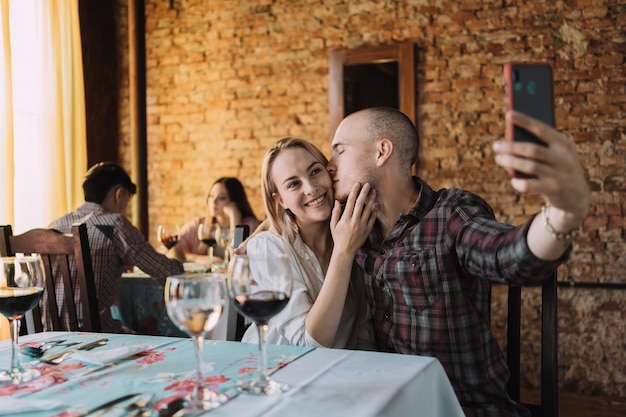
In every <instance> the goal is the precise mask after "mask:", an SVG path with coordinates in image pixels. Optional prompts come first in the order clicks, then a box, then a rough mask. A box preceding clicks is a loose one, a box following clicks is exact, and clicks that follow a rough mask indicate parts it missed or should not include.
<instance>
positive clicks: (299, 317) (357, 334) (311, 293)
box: [242, 231, 375, 350]
mask: <svg viewBox="0 0 626 417" xmlns="http://www.w3.org/2000/svg"><path fill="white" fill-rule="evenodd" d="M246 251H247V253H249V254H250V255H271V254H275V253H286V254H287V255H288V257H289V258H290V260H291V261H292V262H291V267H292V274H293V277H294V282H293V290H292V293H291V298H290V299H289V303H288V304H287V306H286V307H285V308H284V309H283V310H282V311H281V312H280V313H278V314H277V315H276V316H274V317H273V318H272V319H270V320H269V322H268V332H267V343H271V344H282V345H299V346H314V347H323V346H322V345H321V344H319V343H318V342H317V341H316V340H315V339H314V338H313V337H311V335H309V334H308V332H307V331H306V328H305V325H304V321H305V319H306V315H307V314H308V312H309V310H310V309H311V307H312V306H313V303H314V301H315V299H316V298H317V296H318V295H319V293H320V291H321V289H322V284H323V282H324V273H323V271H322V267H321V265H320V263H319V261H318V260H317V257H316V256H315V254H314V253H313V251H312V250H311V249H310V248H309V247H308V246H307V245H306V244H304V242H303V241H302V239H300V236H297V238H296V242H294V245H293V246H292V245H290V244H289V242H287V241H286V240H285V239H284V238H283V237H281V236H279V235H278V234H276V233H275V232H271V231H268V232H263V233H260V234H258V235H256V236H254V237H252V238H250V240H249V241H248V243H247V244H246ZM355 269H356V268H355V267H354V266H353V268H352V270H353V272H352V276H351V279H350V286H349V287H348V293H347V295H346V302H345V305H344V308H343V314H342V316H341V321H340V323H339V328H338V329H337V335H336V336H335V342H334V343H333V345H332V346H331V347H333V348H347V349H362V350H375V344H374V336H373V328H372V323H371V314H370V310H369V306H368V305H367V301H366V300H367V297H366V296H365V292H364V288H363V282H362V278H361V276H360V274H355V272H357V271H355ZM256 279H257V280H260V281H262V280H263V279H268V278H267V277H258V278H256ZM261 286H262V284H261ZM242 342H248V343H258V330H257V328H256V326H255V325H254V324H252V325H251V326H250V327H249V328H248V329H247V330H246V332H245V334H244V336H243V339H242Z"/></svg>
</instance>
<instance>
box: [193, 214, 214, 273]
mask: <svg viewBox="0 0 626 417" xmlns="http://www.w3.org/2000/svg"><path fill="white" fill-rule="evenodd" d="M198 240H199V241H201V242H202V243H204V244H205V245H206V246H207V254H208V258H209V259H208V261H207V266H208V268H209V271H212V270H213V247H214V246H215V245H216V244H217V225H216V224H215V223H212V224H210V225H206V224H204V223H200V225H199V226H198Z"/></svg>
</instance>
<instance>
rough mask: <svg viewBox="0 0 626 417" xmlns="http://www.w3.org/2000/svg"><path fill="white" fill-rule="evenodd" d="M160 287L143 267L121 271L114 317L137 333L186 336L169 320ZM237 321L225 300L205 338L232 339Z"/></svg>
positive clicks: (190, 267) (193, 266)
mask: <svg viewBox="0 0 626 417" xmlns="http://www.w3.org/2000/svg"><path fill="white" fill-rule="evenodd" d="M194 268H196V266H195V265H193V264H191V265H190V264H189V263H185V269H186V270H188V271H193V270H194ZM196 269H197V268H196ZM224 280H226V276H224ZM163 291H164V286H163V285H162V284H159V283H158V282H157V281H156V280H155V279H153V278H152V277H150V275H147V274H146V273H144V272H142V271H135V272H132V273H125V274H122V282H121V283H120V289H119V291H118V294H117V305H115V306H113V307H112V308H111V314H112V315H113V318H115V319H117V320H120V321H121V322H122V323H123V324H124V326H126V327H128V328H129V329H132V330H134V331H135V332H137V333H138V334H143V335H153V336H174V337H188V335H187V334H186V333H185V332H183V331H181V330H180V329H178V327H176V325H174V323H172V321H171V320H170V318H169V316H168V314H167V309H166V308H165V301H164V298H163V297H164V293H163ZM236 325H237V312H236V311H235V308H234V307H233V306H232V304H231V303H228V304H227V305H226V306H225V308H224V311H223V313H222V316H221V317H220V320H219V322H218V323H217V325H216V326H215V328H214V329H213V331H211V333H210V334H209V336H208V339H216V340H234V339H235V331H236Z"/></svg>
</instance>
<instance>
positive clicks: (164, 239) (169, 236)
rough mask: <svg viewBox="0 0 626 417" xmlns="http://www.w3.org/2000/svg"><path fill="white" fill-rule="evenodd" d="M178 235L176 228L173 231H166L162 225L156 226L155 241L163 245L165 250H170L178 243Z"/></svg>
mask: <svg viewBox="0 0 626 417" xmlns="http://www.w3.org/2000/svg"><path fill="white" fill-rule="evenodd" d="M179 236H180V233H179V231H178V226H176V227H174V228H173V229H167V228H166V227H165V226H163V225H161V224H160V225H158V226H157V239H159V242H161V243H162V244H163V246H165V247H166V248H167V249H172V248H173V247H174V246H176V244H177V243H178V239H179Z"/></svg>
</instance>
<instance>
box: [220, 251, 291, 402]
mask: <svg viewBox="0 0 626 417" xmlns="http://www.w3.org/2000/svg"><path fill="white" fill-rule="evenodd" d="M227 283H228V296H229V297H230V299H231V300H232V301H233V305H234V307H235V308H236V309H237V311H239V312H240V313H241V314H242V315H244V316H245V317H247V318H248V319H250V320H252V321H253V322H254V324H255V325H256V326H257V330H258V332H259V366H258V368H257V371H256V374H255V375H254V377H253V378H252V379H250V380H248V381H241V382H240V383H239V389H241V390H242V391H245V392H248V393H250V394H256V395H267V394H277V393H280V392H282V391H285V390H287V389H288V387H287V386H286V385H285V384H282V383H280V382H277V381H275V380H274V379H272V378H270V376H269V374H268V372H267V359H266V358H267V355H266V346H265V344H266V342H265V336H266V335H267V323H268V321H269V320H270V319H271V318H272V317H274V316H275V315H277V314H278V313H280V312H281V311H282V310H283V309H284V308H285V306H286V305H287V303H288V302H289V298H290V297H291V290H292V287H293V274H292V273H291V264H290V261H289V258H288V256H287V255H285V254H272V255H265V256H253V255H235V256H234V257H233V259H232V261H231V262H230V267H229V270H228V280H227Z"/></svg>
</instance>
